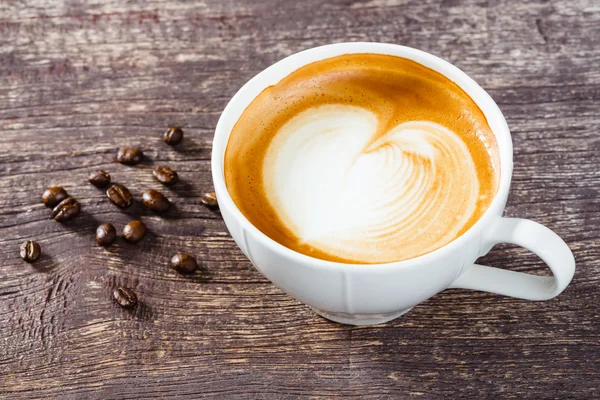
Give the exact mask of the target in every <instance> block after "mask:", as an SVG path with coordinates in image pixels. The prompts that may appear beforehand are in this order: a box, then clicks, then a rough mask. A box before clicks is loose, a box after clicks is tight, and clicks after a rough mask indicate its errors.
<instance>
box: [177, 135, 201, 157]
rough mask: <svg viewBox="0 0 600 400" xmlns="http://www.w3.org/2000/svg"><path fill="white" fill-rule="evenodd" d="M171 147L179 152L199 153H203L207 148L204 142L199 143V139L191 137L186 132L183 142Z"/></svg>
mask: <svg viewBox="0 0 600 400" xmlns="http://www.w3.org/2000/svg"><path fill="white" fill-rule="evenodd" d="M169 147H171V148H172V149H173V151H176V152H177V153H179V154H184V153H192V154H197V153H202V152H203V151H204V150H205V149H206V148H205V147H204V146H203V145H202V143H199V142H198V141H196V140H194V139H193V138H190V137H189V136H185V134H184V138H183V141H182V142H181V143H179V144H178V145H175V146H169Z"/></svg>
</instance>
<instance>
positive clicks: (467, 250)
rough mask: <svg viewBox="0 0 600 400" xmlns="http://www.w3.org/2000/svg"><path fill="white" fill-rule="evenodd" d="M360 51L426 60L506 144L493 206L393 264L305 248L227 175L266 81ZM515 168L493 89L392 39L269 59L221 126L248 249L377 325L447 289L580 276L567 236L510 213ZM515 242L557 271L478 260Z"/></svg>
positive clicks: (546, 283) (304, 298)
mask: <svg viewBox="0 0 600 400" xmlns="http://www.w3.org/2000/svg"><path fill="white" fill-rule="evenodd" d="M352 53H375V54H388V55H393V56H399V57H404V58H408V59H411V60H413V61H416V62H418V63H420V64H422V65H424V66H426V67H428V68H431V69H433V70H435V71H437V72H439V73H441V74H443V75H445V76H446V77H448V78H449V79H450V80H452V81H453V82H455V83H456V84H457V85H458V86H460V87H461V88H462V89H463V90H464V91H465V92H466V93H468V94H469V96H471V98H472V99H473V100H474V101H475V103H477V105H478V106H479V108H480V109H481V110H482V111H483V113H484V114H485V117H486V118H487V121H488V124H489V126H490V128H491V129H492V131H493V132H494V134H495V136H496V139H497V142H498V147H499V150H500V185H499V188H498V193H497V194H496V197H495V198H494V200H493V202H492V204H491V205H490V207H489V209H488V210H487V211H486V212H485V213H484V214H483V216H482V217H481V218H480V219H479V221H477V222H476V223H475V224H474V225H473V226H472V227H471V228H470V229H469V230H468V231H467V232H465V233H464V234H463V235H462V236H460V237H458V238H456V239H455V240H454V241H452V242H450V243H448V244H447V245H445V246H444V247H442V248H440V249H438V250H435V251H433V252H431V253H428V254H425V255H422V256H419V257H417V258H413V259H410V260H405V261H399V262H393V263H387V264H369V265H356V264H343V263H338V262H331V261H325V260H320V259H316V258H312V257H309V256H306V255H304V254H300V253H297V252H295V251H293V250H291V249H289V248H287V247H284V246H282V245H281V244H279V243H277V242H275V241H273V240H272V239H270V238H269V237H267V236H266V235H264V234H263V233H262V232H260V231H259V230H258V229H257V228H256V227H254V226H253V225H252V224H251V223H250V222H249V221H248V220H247V219H246V217H244V215H243V214H242V213H241V212H240V210H239V209H238V208H237V207H236V205H235V203H234V202H233V200H232V199H231V196H230V195H229V193H228V191H227V187H226V185H225V179H224V158H225V149H226V147H227V141H228V139H229V135H230V133H231V130H232V128H233V126H234V125H235V123H236V122H237V120H238V118H239V117H240V115H241V114H242V112H243V111H244V109H245V108H246V107H247V106H248V105H249V104H250V102H251V101H252V100H253V99H254V98H255V97H256V96H257V95H258V94H259V93H261V92H262V91H263V90H264V89H265V88H267V87H268V86H271V85H274V84H276V83H277V82H279V81H280V80H281V79H282V78H284V77H286V76H287V75H289V74H290V73H292V72H293V71H294V70H296V69H298V68H300V67H302V66H304V65H306V64H310V63H312V62H315V61H319V60H323V59H327V58H331V57H335V56H339V55H343V54H352ZM512 168H513V150H512V141H511V137H510V132H509V130H508V126H507V124H506V120H505V119H504V116H503V115H502V112H501V111H500V109H499V108H498V106H497V105H496V103H495V102H494V100H492V98H491V97H490V96H489V95H488V94H487V93H486V92H485V91H484V90H483V89H482V88H481V87H480V86H479V85H478V84H477V83H475V81H473V80H472V79H471V78H469V77H468V76H467V75H466V74H465V73H464V72H462V71H461V70H459V69H458V68H457V67H455V66H453V65H452V64H450V63H448V62H446V61H444V60H442V59H440V58H438V57H436V56H433V55H431V54H428V53H425V52H423V51H420V50H416V49H412V48H409V47H404V46H398V45H394V44H383V43H339V44H332V45H327V46H322V47H317V48H313V49H309V50H305V51H302V52H300V53H297V54H294V55H292V56H290V57H287V58H285V59H284V60H281V61H279V62H278V63H276V64H274V65H272V66H271V67H269V68H267V69H266V70H264V71H263V72H261V73H259V74H258V75H256V76H255V77H254V78H252V79H251V80H250V81H249V82H248V83H246V84H245V85H244V86H243V87H242V88H241V89H240V90H239V91H238V92H237V93H236V94H235V96H233V98H232V99H231V101H230V102H229V104H227V107H225V110H224V111H223V114H222V115H221V118H220V119H219V122H218V124H217V128H216V131H215V137H214V142H213V151H212V174H213V180H214V187H215V191H216V194H217V199H218V201H219V207H220V209H221V213H222V215H223V219H224V220H225V223H226V225H227V228H228V229H229V232H230V233H231V236H233V239H234V240H235V241H236V243H237V244H238V246H239V247H240V248H241V249H242V251H243V252H244V254H245V255H246V256H247V257H248V258H249V259H250V261H252V264H254V266H255V267H256V268H257V269H258V270H259V271H260V272H262V274H263V275H264V276H265V277H267V278H268V279H269V280H270V281H272V282H273V283H274V284H275V285H276V286H277V287H279V288H280V289H282V290H283V291H285V292H286V293H288V294H289V295H290V296H292V297H294V298H296V299H298V300H300V301H301V302H303V303H306V304H308V305H309V306H310V307H312V309H313V310H314V311H315V312H317V313H318V314H320V315H322V316H323V317H325V318H328V319H330V320H333V321H337V322H341V323H346V324H352V325H368V324H377V323H382V322H386V321H390V320H392V319H394V318H397V317H399V316H401V315H402V314H404V313H406V312H407V311H409V310H410V309H411V308H412V307H413V306H415V305H416V304H419V303H421V302H423V301H424V300H426V299H428V298H430V297H431V296H433V295H435V294H436V293H439V292H441V291H443V290H444V289H447V288H466V289H475V290H482V291H487V292H493V293H498V294H502V295H506V296H512V297H518V298H522V299H527V300H547V299H550V298H552V297H554V296H557V295H558V294H560V293H561V292H562V291H563V290H564V289H565V288H566V286H567V285H568V284H569V282H570V281H571V279H572V278H573V274H574V272H575V260H574V258H573V254H572V253H571V251H570V249H569V247H568V246H567V244H566V243H565V242H564V241H563V240H562V239H561V238H560V237H559V236H558V235H556V234H555V233H554V232H552V231H551V230H550V229H548V228H546V227H545V226H543V225H540V224H538V223H536V222H533V221H530V220H526V219H519V218H504V217H502V213H503V212H504V207H505V205H506V199H507V197H508V192H509V186H510V180H511V176H512ZM503 242H505V243H514V244H517V245H519V246H522V247H524V248H526V249H528V250H530V251H532V252H534V253H535V254H537V255H538V256H539V257H540V258H541V259H542V260H543V261H544V262H545V263H546V264H547V265H548V266H549V267H550V270H551V271H552V273H553V275H554V276H553V277H548V276H536V275H530V274H525V273H520V272H514V271H507V270H503V269H498V268H491V267H486V266H482V265H477V264H474V262H475V260H476V259H477V258H478V257H480V256H482V255H484V254H486V253H488V252H489V251H490V249H491V248H492V246H494V245H495V244H497V243H503Z"/></svg>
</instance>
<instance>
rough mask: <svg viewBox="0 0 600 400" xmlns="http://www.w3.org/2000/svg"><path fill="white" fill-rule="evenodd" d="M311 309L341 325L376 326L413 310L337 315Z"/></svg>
mask: <svg viewBox="0 0 600 400" xmlns="http://www.w3.org/2000/svg"><path fill="white" fill-rule="evenodd" d="M311 309H312V310H313V311H314V312H316V313H317V314H319V315H320V316H321V317H323V318H327V319H328V320H330V321H333V322H339V323H340V324H346V325H376V324H383V323H385V322H388V321H391V320H393V319H396V318H398V317H400V316H402V315H404V314H406V313H407V312H409V311H410V310H412V307H410V308H407V309H405V310H402V311H397V312H393V313H389V314H348V313H341V312H339V313H336V312H329V311H323V310H318V309H316V308H312V307H311Z"/></svg>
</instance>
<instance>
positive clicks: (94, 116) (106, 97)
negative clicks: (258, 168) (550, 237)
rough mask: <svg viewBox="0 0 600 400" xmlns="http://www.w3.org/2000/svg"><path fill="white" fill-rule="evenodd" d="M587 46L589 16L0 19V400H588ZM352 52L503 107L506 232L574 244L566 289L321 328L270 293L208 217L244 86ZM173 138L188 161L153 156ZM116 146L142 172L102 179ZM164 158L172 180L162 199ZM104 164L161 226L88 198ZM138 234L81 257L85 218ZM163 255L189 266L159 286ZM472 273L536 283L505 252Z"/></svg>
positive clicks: (512, 251)
mask: <svg viewBox="0 0 600 400" xmlns="http://www.w3.org/2000/svg"><path fill="white" fill-rule="evenodd" d="M599 37H600V7H599V5H598V2H597V1H595V0H576V1H567V0H551V1H524V2H513V1H507V0H504V1H498V2H492V1H488V0H473V1H464V2H463V1H456V0H444V1H441V2H438V1H417V0H414V1H395V0H371V1H356V0H340V1H329V2H321V1H318V0H307V1H299V2H292V1H265V0H255V1H253V0H240V1H232V0H224V1H218V0H206V1H173V0H169V1H159V0H147V1H140V0H132V1H128V2H123V1H116V0H104V1H101V0H90V1H86V2H77V1H71V0H57V1H49V0H18V1H16V0H15V1H5V2H0V127H1V128H2V134H1V135H0V398H10V399H30V398H65V399H80V398H86V399H88V398H89V399H107V398H127V399H141V398H168V397H175V396H178V398H189V399H196V398H201V397H207V398H211V397H212V398H228V399H247V398H261V399H264V398H277V399H280V398H281V399H287V398H289V399H295V398H299V397H301V398H308V397H310V398H339V397H348V398H367V399H380V398H394V399H409V398H422V399H442V398H444V399H445V398H452V399H455V398H477V399H500V398H502V399H523V398H527V399H567V398H569V399H591V398H594V397H595V396H597V394H595V393H596V392H595V390H597V389H598V387H600V344H599V340H598V338H599V337H600V323H599V322H598V321H599V320H598V318H599V308H598V305H599V304H600V294H599V293H600V292H599V291H598V284H599V282H600V263H599V260H600V245H599V243H600V212H599V211H600V194H599V189H598V188H599V187H600V134H599V132H600V113H599V104H600V69H598V67H597V66H598V65H600V47H599V46H600V45H599V44H598V38H599ZM359 40H368V41H381V42H393V43H400V44H404V45H408V46H413V47H417V48H420V49H423V50H426V51H429V52H432V53H434V54H436V55H439V56H441V57H443V58H445V59H447V60H449V61H450V62H453V63H455V64H456V65H457V66H458V67H460V68H461V69H463V70H464V71H465V72H467V73H468V74H469V75H470V76H471V77H473V78H474V79H475V80H476V81H478V82H479V83H480V84H481V85H482V86H483V87H484V88H485V89H486V90H488V91H489V93H490V94H491V95H492V97H493V98H494V99H495V100H496V101H497V103H498V104H499V105H500V108H501V109H502V110H503V112H504V114H505V115H506V117H507V120H508V123H509V126H510V127H511V130H512V133H513V142H514V148H515V157H514V158H515V170H514V177H513V185H512V191H511V195H510V198H509V203H508V207H507V211H506V214H507V215H510V216H518V217H528V218H532V219H534V220H536V221H539V222H541V223H543V224H545V225H547V226H549V227H550V228H551V229H553V230H555V231H556V232H557V233H559V234H560V235H561V236H562V237H563V238H564V239H565V240H566V241H567V242H568V244H569V245H570V247H571V248H572V250H573V252H574V254H575V258H576V260H577V272H576V275H575V279H574V280H573V283H572V284H571V286H570V287H569V288H568V289H567V290H566V291H565V292H564V293H563V294H562V295H561V296H559V297H558V298H556V299H554V300H551V301H547V302H527V301H522V300H516V299H510V298H505V297H501V296H496V295H492V294H486V293H479V292H471V291H460V290H452V291H446V292H444V293H441V294H439V295H437V296H435V297H433V298H432V299H430V300H428V301H427V302H425V303H423V304H422V305H419V306H417V307H416V308H415V309H414V310H413V311H412V312H410V313H409V314H407V315H406V316H405V317H403V318H401V319H399V320H396V321H393V322H391V323H388V324H385V325H381V326H375V327H349V326H343V325H338V324H334V323H331V322H329V321H327V320H324V319H322V318H320V317H318V316H316V315H315V314H313V313H312V312H311V311H310V310H309V309H308V308H307V307H306V306H304V305H302V304H300V303H298V302H297V301H295V300H293V299H291V298H289V297H288V296H286V295H285V294H284V293H282V292H281V291H280V290H279V289H277V288H275V287H274V286H273V285H271V284H270V283H269V282H268V281H266V280H265V279H264V278H263V277H262V276H261V275H260V274H259V273H258V272H257V271H256V270H254V269H253V268H252V266H251V265H250V263H249V262H248V261H247V260H246V259H245V258H244V256H243V255H242V254H241V252H240V251H239V250H238V249H237V247H236V246H235V244H234V242H233V241H232V239H231V238H230V236H229V234H228V233H227V231H226V229H225V225H224V223H223V222H222V220H221V218H220V216H219V215H218V213H214V212H212V211H210V210H207V209H206V208H204V207H202V206H201V204H200V198H201V195H202V193H203V192H205V191H207V190H210V189H211V180H210V163H209V159H210V149H211V140H212V133H213V130H214V127H215V124H216V122H217V119H218V117H219V115H220V112H221V111H222V109H223V108H224V106H225V104H226V103H227V101H228V99H229V98H230V97H231V96H232V95H233V94H234V93H235V92H236V90H237V89H238V88H239V87H240V86H241V85H242V84H243V83H244V82H245V81H247V80H248V79H249V78H251V77H252V76H253V75H254V74H256V73H257V72H259V71H261V70H262V69H264V68H265V67H267V66H268V65H270V64H271V63H273V62H275V61H277V60H279V59H281V58H283V57H285V56H287V55H290V54H292V53H294V52H297V51H299V50H302V49H306V48H309V47H313V46H316V45H321V44H326V43H332V42H341V41H359ZM174 123H179V124H181V125H182V126H183V127H184V130H185V133H186V139H185V143H184V145H183V146H182V147H181V148H180V149H173V148H170V147H168V146H166V145H165V144H164V143H162V141H161V138H160V135H161V133H162V131H163V130H164V129H166V127H168V126H169V125H171V124H174ZM125 145H132V146H141V147H142V148H143V150H144V152H145V153H146V154H147V155H148V160H147V161H146V162H145V163H143V164H141V165H138V166H136V167H126V166H122V165H119V164H116V163H115V162H114V156H115V155H116V151H117V148H118V147H120V146H125ZM157 164H166V165H169V166H171V167H173V168H175V169H176V170H177V171H178V172H179V175H180V177H181V179H182V182H181V183H180V184H178V185H176V186H175V187H173V188H172V189H164V188H162V187H161V186H160V185H159V184H158V183H157V182H155V181H154V180H153V178H152V175H151V168H152V166H153V165H157ZM96 168H102V169H106V170H107V171H110V173H111V175H112V176H113V179H114V180H115V181H117V182H121V183H124V184H126V185H127V186H129V187H130V189H131V190H132V191H133V193H134V195H135V196H136V197H138V198H139V195H140V194H141V192H142V191H143V190H145V189H147V188H154V189H160V190H164V191H165V193H167V194H168V196H169V197H170V198H171V199H172V200H173V201H174V203H175V205H176V207H175V209H174V210H173V211H171V212H170V214H169V215H168V216H167V217H166V218H160V217H157V216H155V215H153V214H151V213H148V212H146V211H144V210H143V209H142V208H141V207H140V206H139V204H136V205H134V206H133V207H132V208H131V209H129V210H127V211H125V212H122V211H120V210H118V209H116V208H115V207H114V206H113V205H111V204H110V203H109V202H108V201H107V200H106V198H105V196H104V195H103V192H102V191H100V190H98V189H96V188H94V187H93V186H91V185H89V184H88V183H87V182H86V177H87V174H88V173H89V171H90V170H92V169H96ZM50 185H62V186H64V187H65V188H66V189H67V191H68V192H69V193H70V194H71V195H73V196H74V197H76V198H77V199H79V200H80V202H81V204H82V207H83V208H82V213H83V214H82V216H81V217H80V218H79V219H78V220H76V221H74V222H73V223H72V224H69V225H64V226H63V225H59V224H57V223H55V222H54V221H51V220H48V214H49V210H48V209H46V208H45V207H44V206H43V205H42V203H41V201H40V200H39V196H40V195H41V193H42V191H43V190H44V188H46V187H47V186H50ZM137 216H141V218H142V220H143V221H144V222H146V224H147V225H148V227H149V229H150V234H149V236H148V238H147V240H144V241H142V242H141V243H139V244H137V245H131V244H128V243H125V242H123V241H118V242H117V243H116V245H114V246H113V247H110V248H108V249H102V248H99V247H97V246H95V244H94V239H93V232H94V230H95V227H96V226H97V224H99V223H102V222H112V223H114V224H115V225H116V226H117V229H121V228H122V226H123V225H124V224H125V223H126V222H127V221H129V220H131V219H132V218H134V217H137ZM26 239H33V240H37V241H38V242H39V243H40V244H41V246H42V250H43V257H42V259H41V260H40V261H39V262H38V263H36V264H34V265H28V264H26V263H24V262H23V261H22V260H21V259H20V258H19V251H18V249H19V245H20V244H21V242H23V241H24V240H26ZM176 251H188V252H191V253H195V254H197V255H198V257H199V259H201V260H202V265H203V272H202V273H199V274H196V275H193V276H192V277H184V276H181V275H178V274H176V273H174V272H172V271H171V270H170V268H169V267H168V260H169V258H170V257H171V255H172V254H173V253H174V252H176ZM481 262H482V263H486V264H489V265H494V266H504V267H506V268H510V269H513V270H519V271H528V272H534V273H543V269H542V268H541V264H540V261H539V260H538V259H537V258H536V257H535V256H533V255H531V254H530V253H528V252H527V251H525V250H523V249H518V248H515V247H513V246H499V248H497V249H495V250H493V251H492V252H491V253H490V254H489V255H488V256H486V257H485V258H484V259H483V260H481ZM118 284H126V285H129V286H131V287H132V288H134V289H135V290H136V291H137V292H138V294H139V297H140V300H141V305H140V306H139V307H138V308H137V309H136V310H134V311H133V312H128V311H126V310H122V309H120V308H118V307H117V306H115V305H114V304H113V302H112V301H111V298H110V293H111V291H112V289H113V288H114V287H115V286H116V285H118Z"/></svg>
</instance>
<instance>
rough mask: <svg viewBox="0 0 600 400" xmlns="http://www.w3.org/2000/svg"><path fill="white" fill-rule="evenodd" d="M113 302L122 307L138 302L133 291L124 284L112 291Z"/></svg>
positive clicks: (130, 306) (133, 305) (128, 306)
mask: <svg viewBox="0 0 600 400" xmlns="http://www.w3.org/2000/svg"><path fill="white" fill-rule="evenodd" d="M113 298H114V299H115V302H116V303H117V304H118V305H120V306H121V307H123V308H133V307H135V305H136V304H137V302H138V299H137V295H136V294H135V292H134V291H133V290H131V289H129V288H127V287H125V286H120V287H118V288H117V289H115V291H114V292H113Z"/></svg>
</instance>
